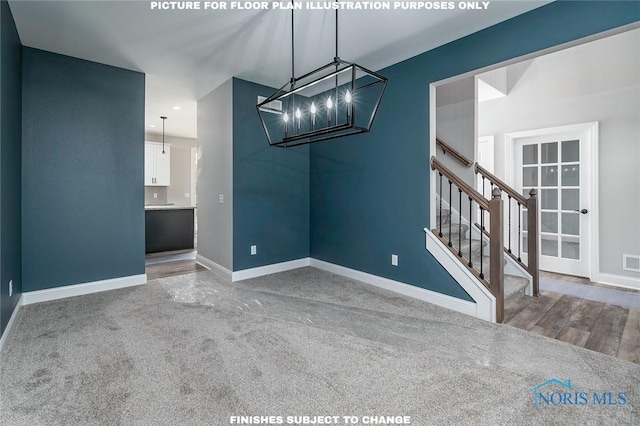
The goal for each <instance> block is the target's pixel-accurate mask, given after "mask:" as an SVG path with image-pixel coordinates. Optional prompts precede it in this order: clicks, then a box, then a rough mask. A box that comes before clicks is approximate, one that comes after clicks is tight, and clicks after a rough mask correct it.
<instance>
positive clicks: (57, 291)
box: [22, 274, 147, 305]
mask: <svg viewBox="0 0 640 426" xmlns="http://www.w3.org/2000/svg"><path fill="white" fill-rule="evenodd" d="M146 283H147V274H139V275H129V276H127V277H119V278H111V279H108V280H101V281H92V282H88V283H82V284H74V285H67V286H64V287H56V288H48V289H45V290H36V291H27V292H25V293H22V303H23V304H24V305H31V304H32V303H40V302H47V301H49V300H57V299H64V298H66V297H74V296H82V295H85V294H91V293H99V292H101V291H108V290H115V289H118V288H125V287H133V286H136V285H141V284H146Z"/></svg>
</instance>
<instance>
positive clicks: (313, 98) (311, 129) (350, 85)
mask: <svg viewBox="0 0 640 426" xmlns="http://www.w3.org/2000/svg"><path fill="white" fill-rule="evenodd" d="M294 58H295V57H294V36H293V10H292V11H291V64H292V65H291V76H292V77H291V80H290V81H289V82H288V83H286V84H285V85H284V86H282V87H281V88H280V89H278V90H277V91H276V92H275V93H274V94H272V95H271V96H269V97H268V98H266V99H264V100H263V101H262V102H260V103H258V105H257V109H258V115H259V116H260V121H261V123H262V127H263V129H264V132H265V134H266V135H267V139H268V141H269V145H271V146H280V147H285V148H286V147H292V146H297V145H304V144H308V143H312V142H319V141H323V140H328V139H334V138H339V137H342V136H348V135H355V134H359V133H364V132H368V131H369V130H370V129H371V126H372V125H373V121H374V119H375V116H376V113H377V112H378V107H379V106H380V101H381V99H382V95H383V94H384V90H385V88H386V86H387V81H388V80H387V78H385V77H382V76H381V75H379V74H377V73H375V72H373V71H370V70H368V69H366V68H364V67H362V66H360V65H357V64H353V63H349V62H346V61H343V60H341V59H340V57H339V56H338V11H337V10H336V56H335V58H334V59H333V62H331V63H329V64H327V65H324V66H322V67H320V68H318V69H316V70H314V71H311V72H310V73H307V74H305V75H303V76H301V77H295V72H294V71H295V68H294Z"/></svg>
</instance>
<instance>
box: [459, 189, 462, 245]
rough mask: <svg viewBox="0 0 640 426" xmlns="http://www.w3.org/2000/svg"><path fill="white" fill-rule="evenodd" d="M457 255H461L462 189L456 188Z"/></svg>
mask: <svg viewBox="0 0 640 426" xmlns="http://www.w3.org/2000/svg"><path fill="white" fill-rule="evenodd" d="M458 257H462V189H460V188H458Z"/></svg>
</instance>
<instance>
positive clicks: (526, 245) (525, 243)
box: [522, 232, 529, 253]
mask: <svg viewBox="0 0 640 426" xmlns="http://www.w3.org/2000/svg"><path fill="white" fill-rule="evenodd" d="M527 250H529V239H528V238H527V233H526V232H524V233H522V252H523V253H526V252H527Z"/></svg>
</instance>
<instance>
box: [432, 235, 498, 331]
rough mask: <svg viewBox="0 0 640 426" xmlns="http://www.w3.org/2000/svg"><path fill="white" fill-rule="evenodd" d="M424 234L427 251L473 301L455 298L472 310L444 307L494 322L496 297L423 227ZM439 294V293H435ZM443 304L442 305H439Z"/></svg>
mask: <svg viewBox="0 0 640 426" xmlns="http://www.w3.org/2000/svg"><path fill="white" fill-rule="evenodd" d="M424 232H425V235H426V243H425V244H426V247H427V250H428V251H429V253H431V255H432V256H433V257H434V258H435V259H436V260H437V261H438V262H439V263H440V264H441V265H442V267H443V268H444V269H446V270H447V272H448V273H449V274H450V275H451V276H452V277H453V279H454V280H455V281H456V282H457V283H458V284H460V286H461V287H462V288H463V289H464V291H466V292H467V294H469V296H471V298H472V299H473V300H474V301H475V303H473V302H467V301H464V300H461V299H455V298H452V299H455V300H456V301H460V302H466V303H468V304H470V305H473V311H470V312H466V311H464V312H463V311H460V310H459V309H456V308H455V306H453V307H450V306H444V307H445V308H449V309H453V310H456V311H459V312H463V313H465V314H468V315H471V316H474V317H476V318H480V319H483V320H485V321H490V322H496V298H495V296H494V295H493V294H491V292H490V291H489V289H487V287H485V286H484V284H482V283H481V282H480V281H478V279H477V278H476V277H475V276H474V275H473V274H472V273H471V272H470V271H469V270H468V269H467V268H466V267H465V266H464V265H463V264H462V263H461V262H460V261H459V260H458V259H457V258H456V257H455V256H454V255H453V253H451V251H449V249H448V248H447V247H446V246H444V245H443V244H442V243H441V242H440V241H439V240H438V239H437V238H436V236H435V235H433V233H432V232H431V231H430V230H429V229H428V228H424ZM436 294H440V293H436ZM440 306H443V305H440Z"/></svg>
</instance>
